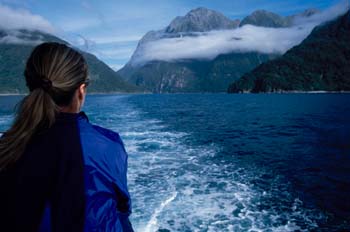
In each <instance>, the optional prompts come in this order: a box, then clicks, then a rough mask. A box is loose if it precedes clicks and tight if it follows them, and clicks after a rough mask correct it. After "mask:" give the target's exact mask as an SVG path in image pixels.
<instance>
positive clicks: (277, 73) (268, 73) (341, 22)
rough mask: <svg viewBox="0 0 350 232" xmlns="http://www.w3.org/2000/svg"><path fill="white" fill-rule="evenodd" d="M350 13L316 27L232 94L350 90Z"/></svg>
mask: <svg viewBox="0 0 350 232" xmlns="http://www.w3.org/2000/svg"><path fill="white" fill-rule="evenodd" d="M349 41H350V12H349V11H348V12H347V13H346V14H345V15H343V16H341V17H339V18H337V19H335V20H333V21H331V22H328V23H325V24H323V25H320V26H318V27H316V28H315V29H314V30H313V31H312V33H311V34H310V35H309V36H308V37H307V38H306V39H305V40H304V41H303V42H302V43H301V44H300V45H298V46H296V47H294V48H292V49H290V50H289V51H288V52H287V53H286V54H284V55H283V56H282V57H280V58H277V59H275V60H273V61H269V62H266V63H264V64H262V65H260V66H258V67H257V68H256V69H254V70H253V71H252V72H249V73H247V74H245V75H244V76H243V77H242V78H241V79H239V80H238V81H236V82H234V83H233V84H231V85H230V87H229V89H228V91H229V92H231V93H240V92H283V91H321V90H322V91H350V65H349V64H350V43H349Z"/></svg>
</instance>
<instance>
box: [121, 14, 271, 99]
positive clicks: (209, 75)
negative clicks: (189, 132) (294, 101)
mask: <svg viewBox="0 0 350 232" xmlns="http://www.w3.org/2000/svg"><path fill="white" fill-rule="evenodd" d="M238 25H239V20H231V19H229V18H227V17H225V16H224V15H222V14H221V13H219V12H216V11H213V10H209V9H206V8H197V9H194V10H191V11H190V12H189V13H188V14H186V15H185V16H182V17H176V18H175V19H174V20H173V21H172V22H171V23H170V25H169V26H167V27H165V28H164V29H163V30H159V31H150V32H148V33H147V34H146V35H145V36H144V37H143V38H142V39H141V40H140V41H139V44H138V46H137V49H136V51H135V52H134V54H133V55H132V57H131V59H130V61H129V62H128V63H127V64H126V65H125V66H124V67H123V68H122V69H121V70H119V71H118V74H119V75H120V76H122V77H123V78H124V79H125V80H127V81H128V82H129V83H132V84H136V85H137V86H142V87H144V88H146V89H147V90H149V91H151V92H155V93H175V92H225V91H226V90H227V86H228V85H229V84H230V83H232V81H234V80H237V79H238V78H239V77H240V76H241V75H242V74H244V73H246V72H248V71H250V70H252V69H253V68H254V67H256V66H257V65H259V64H261V63H263V62H265V61H267V60H269V59H272V58H275V57H277V55H276V54H260V53H257V52H248V53H241V52H237V53H228V54H221V55H219V56H217V57H215V58H213V59H211V60H208V59H182V60H174V61H160V60H151V61H148V62H143V61H142V56H143V53H144V48H145V46H146V45H147V43H149V42H154V41H158V40H161V39H168V38H179V39H182V38H184V37H185V38H193V37H196V36H198V34H197V33H203V32H204V33H205V32H209V31H213V30H233V29H235V28H237V27H238ZM232 40H233V41H234V40H239V38H233V39H232Z"/></svg>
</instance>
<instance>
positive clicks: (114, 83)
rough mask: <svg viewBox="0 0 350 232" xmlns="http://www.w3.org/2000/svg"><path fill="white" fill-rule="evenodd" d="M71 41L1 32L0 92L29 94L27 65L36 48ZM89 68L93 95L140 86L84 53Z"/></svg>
mask: <svg viewBox="0 0 350 232" xmlns="http://www.w3.org/2000/svg"><path fill="white" fill-rule="evenodd" d="M45 41H51V42H59V43H64V44H68V42H66V41H64V40H62V39H60V38H58V37H56V36H53V35H50V34H47V33H44V32H40V31H29V30H24V29H23V30H1V29H0V93H25V92H26V91H27V88H26V86H25V80H24V76H23V72H24V68H25V63H26V61H27V58H28V57H29V55H30V53H31V51H32V50H33V48H34V47H35V46H36V45H37V44H39V43H42V42H45ZM81 53H82V54H83V56H84V57H85V58H86V61H87V63H88V65H89V72H90V78H91V79H92V81H91V85H90V86H89V92H132V91H137V90H138V87H136V86H134V85H132V84H129V83H127V82H126V81H124V80H123V79H122V78H121V77H120V76H119V75H118V74H116V73H115V72H114V71H113V70H112V69H111V68H110V67H108V66H107V65H106V64H105V63H103V62H102V61H100V60H99V59H97V58H96V57H95V56H94V55H92V54H90V53H86V52H82V51H81Z"/></svg>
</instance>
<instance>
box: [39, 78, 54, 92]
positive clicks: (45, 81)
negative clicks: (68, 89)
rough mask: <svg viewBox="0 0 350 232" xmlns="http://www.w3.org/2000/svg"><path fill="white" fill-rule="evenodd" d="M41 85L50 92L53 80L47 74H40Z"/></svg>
mask: <svg viewBox="0 0 350 232" xmlns="http://www.w3.org/2000/svg"><path fill="white" fill-rule="evenodd" d="M38 78H39V81H40V87H41V88H42V89H43V90H45V91H46V92H48V91H49V90H50V89H51V88H52V81H51V80H50V79H49V78H47V77H46V76H45V75H40V76H39V77H38Z"/></svg>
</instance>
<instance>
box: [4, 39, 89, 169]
mask: <svg viewBox="0 0 350 232" xmlns="http://www.w3.org/2000/svg"><path fill="white" fill-rule="evenodd" d="M24 76H25V80H26V84H27V87H28V89H29V91H30V93H29V94H28V95H27V96H25V97H24V98H23V100H22V101H21V102H20V104H19V105H18V106H19V107H18V109H17V112H16V117H15V120H14V123H13V125H12V126H11V128H10V129H9V130H8V131H6V132H5V133H4V134H3V136H2V137H1V138H0V170H3V169H5V168H7V167H8V166H10V165H11V164H13V163H15V162H16V161H17V160H18V159H19V158H20V157H21V155H22V153H23V152H24V150H25V148H26V146H27V144H28V142H29V141H30V139H31V138H32V136H33V135H34V134H35V133H36V132H38V131H41V130H43V129H47V128H49V127H51V125H52V124H53V123H54V122H55V118H56V115H57V113H58V112H59V107H60V106H68V105H69V104H70V103H71V101H72V99H73V96H74V93H75V91H76V89H78V88H79V86H80V85H81V84H83V83H85V82H86V81H87V76H88V68H87V64H86V61H85V59H84V57H83V56H82V55H81V54H80V53H79V52H77V51H75V50H74V49H72V48H71V47H69V46H67V45H65V44H60V43H54V42H46V43H42V44H40V45H38V46H36V47H35V48H34V50H33V51H32V53H31V55H30V56H29V58H28V60H27V63H26V67H25V71H24Z"/></svg>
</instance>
